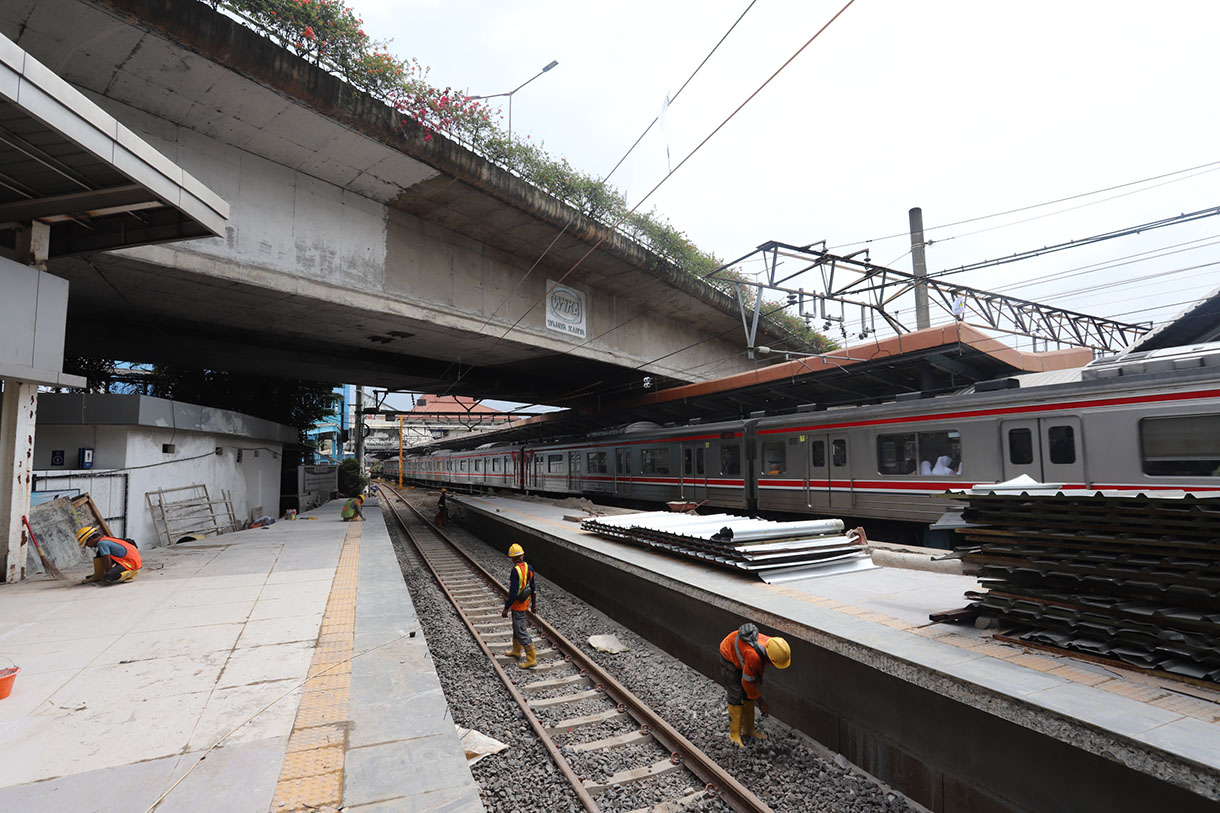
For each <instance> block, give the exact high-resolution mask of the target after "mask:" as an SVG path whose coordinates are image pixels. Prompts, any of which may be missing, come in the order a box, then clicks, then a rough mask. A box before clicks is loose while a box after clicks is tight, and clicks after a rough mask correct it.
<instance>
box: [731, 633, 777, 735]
mask: <svg viewBox="0 0 1220 813" xmlns="http://www.w3.org/2000/svg"><path fill="white" fill-rule="evenodd" d="M791 663H792V650H791V649H790V648H789V646H788V642H787V641H785V640H784V639H783V638H778V637H775V636H770V635H762V634H761V633H759V631H758V627H756V626H754V625H753V624H750V623H745V624H742V625H741V628H740V629H738V630H735V631H733V632H730V633H729V634H728V635H726V636H725V638H724V640H723V641H721V642H720V674H721V677H722V678H723V680H724V688H725V692H726V693H727V694H728V701H729V739H730V740H732V742H733V744H734V745H736V746H737V747H738V748H744V747H745V743H743V742H742V741H741V737H742V735H743V734H744V735H745V736H747V737H750V738H753V739H756V740H765V739H766V738H767V735H766V734H763V733H762V732H761V731H755V730H754V704H755V703H757V704H758V709H759V711H761V712H762V713H763V716H764V717H766V716H767V714H768V713H769V711H770V710H769V709H768V708H767V701H766V700H765V699H763V696H762V682H763V672H765V671H766V669H767V664H771V665H772V666H774V667H775V668H776V669H787V668H788V666H789V665H790V664H791Z"/></svg>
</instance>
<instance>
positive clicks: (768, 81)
mask: <svg viewBox="0 0 1220 813" xmlns="http://www.w3.org/2000/svg"><path fill="white" fill-rule="evenodd" d="M855 2H856V0H847V3H846V4H844V5H843V7H842V8H840V9H839V10H838V11H837V12H835V14H834V16H832V17H831V18H830V19H829V20H828V21H827V22H826V23H825V24H824V25H823V26H822V27H821V28H819V29H818V30H817V31H816V32H815V33H814V34H813V36H811V37H810V38H809V39H808V40H806V41H805V43H804V44H803V45H801V46H800V48H798V49H797V50H796V51H795V52H794V53H793V54H792V56H790V57H788V59H786V60H785V61H784V62H783V64H781V65H780V66H779V67H778V68H776V69H775V71H774V72H773V73H772V74H771V75H770V76H769V77H767V79H766V80H764V81H763V83H762V84H761V85H759V86H758V88H757V89H756V90H754V92H752V93H751V94H750V95H749V96H748V97H746V99H745V100H744V101H742V102H741V104H739V105H738V106H737V107H736V108H734V109H733V111H732V112H731V113H729V115H728V116H726V117H725V118H724V120H723V121H721V122H720V124H718V125H716V127H715V128H713V129H712V131H711V132H710V133H708V135H707V136H705V137H704V138H703V140H702V141H700V142H699V143H698V144H696V145H695V147H694V148H693V149H692V150H691V151H690V152H689V153H687V154H686V156H685V157H684V158H683V159H682V160H681V161H679V162H678V165H677V166H675V167H674V168H672V169H671V170H669V172H667V173H666V174H665V175H664V176H662V178H661V180H659V181H658V182H657V183H656V185H654V186H653V187H652V189H650V190H649V191H648V193H647V194H645V195H644V196H643V197H642V198H640V200H639V201H638V202H637V203H636V204H635V206H633V207H632V208H631V209H630V210H629V211H628V212H627V213H626V214H624V215H622V216H621V217H620V218H619V219H618V220H617V221H616V222H615V223H614V224H613V225H611V226H610V227H609V228H608V229H607V230H606V234H605V235H603V236H602V237H601V238H599V239H598V240H597V242H596V243H594V244H593V245H592V246H591V247H590V248H589V249H588V251H586V252H585V253H584V254H583V255H581V257H580V259H578V260H577V261H576V262H575V263H573V264H572V266H571V267H570V268H568V270H567V271H565V272H564V273H563V275H562V276H561V277H560V278H559V280H558V282H563V281H564V280H565V279H567V278H568V277H569V276H570V275H571V274H572V272H574V271H575V270H576V269H577V268H579V267H580V265H581V264H582V263H583V262H584V261H585V260H586V259H588V257H589V256H590V255H591V254H592V253H593V252H594V251H596V250H597V249H598V248H600V247H601V244H602V243H604V242H605V241H606V240H607V238H608V236H609V235H610V234H613V233H615V230H616V229H617V228H618V227H619V226H620V225H621V224H622V223H623V222H624V221H626V219H627V218H628V217H630V216H631V215H633V214H634V213H635V212H636V210H638V209H639V208H640V207H641V206H643V205H644V203H645V202H646V201H647V200H648V199H649V198H650V197H652V196H653V195H654V194H655V193H656V191H657V190H658V189H660V188H661V186H662V185H664V184H665V182H666V181H668V180H669V179H670V178H672V177H673V176H674V174H675V173H677V172H678V170H680V169H681V168H682V167H683V166H685V165H686V163H687V162H688V161H690V159H691V158H693V157H694V156H695V154H696V153H698V152H699V150H700V149H701V148H702V147H703V146H704V145H705V144H707V143H708V142H709V141H710V140H711V139H712V138H713V137H714V136H715V135H716V134H717V133H719V132H720V131H721V130H722V129H724V127H725V126H726V125H727V124H728V123H729V122H730V121H732V120H733V119H734V118H735V117H736V116H737V114H738V113H740V112H741V111H742V110H743V109H744V108H745V106H746V105H748V104H749V103H750V102H751V101H753V100H754V98H755V97H757V96H758V94H760V93H761V92H762V91H763V90H764V89H765V88H766V87H767V86H768V85H769V84H771V82H772V81H774V79H775V77H777V76H779V74H780V73H781V72H782V71H783V70H784V69H785V68H787V67H788V65H790V64H791V63H792V61H793V60H795V59H796V58H797V57H798V56H800V55H801V54H802V53H803V52H804V51H805V49H806V48H808V47H809V46H810V45H812V44H813V42H814V41H815V40H816V39H817V38H818V37H820V36H821V35H822V34H823V33H824V32H825V31H826V30H827V29H828V28H830V26H831V25H832V24H834V22H835V21H836V20H838V19H839V17H841V16H842V15H843V13H844V12H845V11H847V9H849V8H850V7H851V6H852V5H853V4H854V3H855ZM747 10H748V9H747ZM544 298H545V294H544V296H543V297H540V298H539V299H537V300H535V301H534V303H533V304H532V305H530V307H529V308H527V309H526V310H525V312H524V313H522V315H521V316H520V317H518V319H517V320H516V321H515V322H513V324H512V325H510V326H509V327H508V329H507V330H505V331H504V333H502V334H501V335H500V336H499V337H498V338H497V339H496V340H495V341H494V342H492V345H491V346H492V347H494V346H495V345H496V344H497V343H499V342H500V341H501V340H502V339H504V337H506V336H507V335H508V334H509V333H511V332H512V331H513V330H515V329H516V327H517V326H518V325H519V324H521V322H522V320H524V319H525V317H526V316H528V315H529V313H530V312H531V311H533V309H534V308H536V307H537V306H538V303H539V302H541V301H543V299H544ZM651 310H652V308H649V309H648V311H651ZM648 311H645V312H648ZM641 315H643V314H636V316H634V317H632V319H635V318H639V316H641ZM617 328H618V326H617V325H616V326H615V327H614V328H611V330H615V329H617ZM732 330H736V328H731V329H730V330H728V331H724V332H731V331H732ZM602 335H605V334H602ZM720 335H723V333H722V334H720ZM702 341H706V340H701V341H700V342H697V343H696V345H697V344H701V343H702ZM692 346H695V345H692ZM574 349H575V348H569V349H567V350H564V351H562V353H561V355H567V354H569V353H571V352H572V350H574ZM684 349H687V348H684ZM675 352H680V351H675ZM669 355H672V353H669V354H666V355H665V356H662V357H661V358H666V357H668V356H669ZM657 360H659V359H657ZM655 361H656V360H654V361H648V362H644V364H652V363H655ZM641 366H642V365H641ZM634 369H639V367H636V368H634ZM462 377H463V376H462V375H460V374H459V376H458V378H457V379H456V380H455V381H454V383H453V384H451V385H450V386H449V388H448V389H447V390H446V391H448V390H451V389H452V388H453V387H454V386H456V385H457V384H458V383H459V382H460V381H461V379H462Z"/></svg>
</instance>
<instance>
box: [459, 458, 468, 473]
mask: <svg viewBox="0 0 1220 813" xmlns="http://www.w3.org/2000/svg"><path fill="white" fill-rule="evenodd" d="M469 462H470V461H469V460H461V461H460V462H459V463H458V471H467V464H469Z"/></svg>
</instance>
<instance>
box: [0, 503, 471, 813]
mask: <svg viewBox="0 0 1220 813" xmlns="http://www.w3.org/2000/svg"><path fill="white" fill-rule="evenodd" d="M342 504H343V502H342V501H333V502H331V503H329V504H328V505H326V506H323V507H322V508H320V509H317V510H315V511H313V512H309V513H308V514H305V515H302V516H303V518H302V520H298V521H296V522H286V521H281V522H277V523H275V524H274V525H272V526H269V527H267V528H260V529H254V530H249V531H242V532H238V533H233V534H226V535H224V536H219V537H211V538H208V539H204V540H199V541H196V542H190V543H184V544H182V545H176V546H173V547H170V548H156V549H150V550H148V551H146V552H145V554H144V561H145V568H144V571H143V572H142V573H141V574H140V576H139V577H138V578H137V579H136V580H135V581H133V582H131V583H128V584H123V585H117V586H113V587H104V588H102V587H97V586H94V585H80V584H77V583H76V581H77V579H78V578H79V577H83V576H84V575H86V573H85V572H84V569H83V567H82V568H81V570H82V572H81V573H79V574H76V573H70V574H69V576H70V579H69V580H68V581H67V582H63V581H53V580H50V579H40V580H34V581H27V582H23V583H19V584H13V585H2V586H0V619H3V621H2V622H0V656H3V658H9V659H11V660H12V661H13V662H15V663H16V664H17V665H18V666H21V667H22V672H21V673H20V674H19V675H18V678H17V681H16V682H15V684H14V690H13V693H12V695H11V696H10V697H9V698H7V699H5V700H2V701H0V741H2V742H6V743H20V747H19V748H12V749H10V750H9V751H8V752H7V754H6V759H5V760H3V761H0V810H37V811H40V813H42V812H43V811H49V812H50V813H54V812H55V811H79V810H85V809H88V810H90V811H116V812H117V811H123V813H127V812H128V811H136V812H137V813H139V811H144V810H147V809H148V808H149V806H150V805H152V804H153V803H154V802H156V801H157V799H158V798H159V797H161V796H162V795H163V794H165V798H164V800H163V801H162V802H161V804H160V806H159V807H158V808H157V810H158V811H159V812H160V813H180V812H185V813H193V812H194V811H201V812H202V811H216V810H224V811H232V812H233V813H246V811H249V812H250V813H254V811H258V813H263V812H264V811H268V810H275V811H277V813H278V811H287V810H292V809H294V808H293V807H291V806H279V804H278V802H277V800H279V799H281V798H283V797H282V796H281V794H282V792H284V788H285V787H287V785H286V784H285V782H286V778H287V781H288V784H291V782H292V779H293V778H297V779H299V778H300V768H299V766H300V765H317V764H323V763H326V764H329V765H331V766H332V768H333V769H334V771H335V774H334V776H333V777H332V781H333V782H334V783H335V787H336V789H337V791H336V792H340V791H341V792H342V794H343V796H342V799H341V800H340V801H341V803H342V804H343V805H344V809H349V810H365V809H367V810H377V809H383V810H395V811H412V810H452V811H459V812H460V813H465V812H466V811H480V810H482V809H483V807H482V804H481V803H480V801H479V793H478V788H477V786H476V785H475V783H474V780H473V778H472V777H471V775H470V770H469V768H468V767H467V766H466V759H465V754H464V751H463V749H462V747H461V744H460V743H459V741H458V738H457V733H456V731H455V729H454V727H453V722H452V719H451V718H450V715H449V714H448V713H447V706H446V704H445V700H444V695H443V694H442V692H441V689H440V681H439V679H438V678H437V676H436V672H435V667H434V664H433V661H432V659H431V654H430V653H429V650H428V645H427V641H426V640H425V639H424V636H423V633H422V631H420V630H419V628H418V620H417V618H416V615H415V609H414V606H413V605H412V603H411V598H410V594H409V593H408V591H407V588H406V584H405V583H404V582H403V579H402V576H401V573H400V572H399V569H398V562H397V558H396V557H395V555H394V551H393V548H392V545H391V542H390V536H389V533H388V531H387V529H386V526H385V522H384V519H383V517H382V516H381V513H380V509H379V507H378V506H377V504H376V501H375V500H370V502H369V504H367V505H366V506H365V516H366V517H367V520H366V521H365V522H363V523H345V522H342V521H341V520H340V518H339V511H340V509H341V508H342ZM308 516H312V517H315V519H312V520H306V519H304V517H308ZM345 551H346V553H345ZM345 562H346V563H347V564H346V565H345V564H344V563H345ZM344 567H348V568H349V570H347V571H344V570H343V568H344ZM89 572H92V571H91V569H90V571H89ZM344 573H348V574H349V575H350V579H349V580H348V581H345V582H343V584H344V585H345V588H344V589H343V590H339V589H338V586H339V585H340V580H341V578H347V577H345V576H343V574H344ZM344 617H347V618H350V619H353V621H350V622H346V623H345V622H344V621H343V618H344ZM344 636H346V638H345V637H344ZM322 639H324V640H325V641H326V643H325V644H319V641H320V640H322ZM344 640H346V644H343V641H344ZM336 642H338V643H336ZM343 646H346V649H342V647H343ZM337 647H338V648H337ZM365 650H369V651H367V652H366V651H365ZM340 651H342V652H345V653H347V654H346V655H344V656H343V657H342V658H339V657H338V656H337V655H336V654H335V653H336V652H340ZM0 660H2V659H0ZM336 660H338V662H336ZM319 671H321V672H322V673H323V674H322V675H321V676H320V677H317V678H313V679H308V680H307V678H308V677H309V676H310V675H313V674H316V673H317V672H319ZM349 674H350V677H349ZM320 688H321V689H324V691H316V690H319V689H320ZM311 690H315V691H314V693H313V694H311V695H309V696H310V697H311V698H312V699H311V701H310V702H311V704H313V705H311V706H309V708H306V706H305V701H304V700H303V698H304V697H305V696H306V692H307V691H311ZM318 698H322V699H323V701H324V703H323V706H324V708H323V707H318V706H317V705H316V703H315V701H316V700H317V699H318ZM319 715H321V716H323V717H325V716H326V715H330V717H327V718H326V721H325V723H324V724H321V725H317V724H315V722H316V721H315V718H319ZM335 715H338V716H335ZM332 718H333V719H332ZM319 719H320V718H319ZM346 732H350V734H351V736H350V737H349V736H346ZM314 747H318V748H322V749H324V750H320V751H318V752H317V753H318V754H319V755H320V757H321V756H323V755H324V756H325V758H324V759H323V758H318V759H304V760H302V759H300V753H299V751H300V749H301V748H305V749H309V748H314ZM335 749H338V750H335ZM205 756H206V759H205V758H204V757H205ZM336 757H337V760H336ZM391 759H392V760H398V762H397V765H398V767H401V765H402V764H428V765H429V772H428V774H429V777H431V778H432V779H435V780H436V781H432V779H430V780H429V781H428V782H423V783H421V782H420V780H419V777H418V775H417V774H415V773H413V772H408V771H402V770H393V771H388V772H387V771H382V770H379V769H378V768H377V767H376V766H379V765H383V764H385V761H386V760H391ZM82 800H87V801H86V802H82ZM296 809H303V808H300V807H297V808H296Z"/></svg>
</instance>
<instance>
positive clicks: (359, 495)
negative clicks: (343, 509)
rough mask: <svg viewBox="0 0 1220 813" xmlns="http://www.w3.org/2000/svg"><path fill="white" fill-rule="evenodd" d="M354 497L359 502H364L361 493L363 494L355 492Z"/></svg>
mask: <svg viewBox="0 0 1220 813" xmlns="http://www.w3.org/2000/svg"><path fill="white" fill-rule="evenodd" d="M356 499H358V500H360V502H364V495H363V494H357V495H356Z"/></svg>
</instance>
